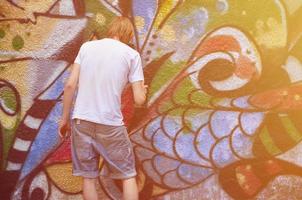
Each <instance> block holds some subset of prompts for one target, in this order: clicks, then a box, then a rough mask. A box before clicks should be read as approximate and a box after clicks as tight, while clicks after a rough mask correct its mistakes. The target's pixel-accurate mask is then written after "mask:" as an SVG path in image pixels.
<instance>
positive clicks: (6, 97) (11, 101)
mask: <svg viewBox="0 0 302 200" xmlns="http://www.w3.org/2000/svg"><path fill="white" fill-rule="evenodd" d="M0 99H1V102H2V103H3V105H4V106H5V108H8V109H9V110H12V111H16V109H17V100H16V96H15V94H14V92H13V91H12V90H11V89H9V88H5V87H4V88H3V89H0ZM5 108H4V109H5Z"/></svg>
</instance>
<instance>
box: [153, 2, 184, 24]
mask: <svg viewBox="0 0 302 200" xmlns="http://www.w3.org/2000/svg"><path fill="white" fill-rule="evenodd" d="M179 1H180V0H165V1H161V5H160V7H159V8H158V15H157V16H156V19H155V20H154V28H155V29H158V27H159V25H160V24H161V22H162V21H163V20H164V19H165V18H166V17H167V15H168V14H169V13H170V12H171V10H172V9H173V8H175V6H176V5H177V3H178V2H179Z"/></svg>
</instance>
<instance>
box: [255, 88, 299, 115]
mask: <svg viewBox="0 0 302 200" xmlns="http://www.w3.org/2000/svg"><path fill="white" fill-rule="evenodd" d="M250 103H251V104H252V105H254V106H256V107H259V108H263V109H272V108H274V109H276V110H281V111H282V110H290V109H302V85H294V86H290V87H286V88H281V89H275V90H270V91H266V92H263V93H259V94H256V95H254V96H252V97H251V98H250Z"/></svg>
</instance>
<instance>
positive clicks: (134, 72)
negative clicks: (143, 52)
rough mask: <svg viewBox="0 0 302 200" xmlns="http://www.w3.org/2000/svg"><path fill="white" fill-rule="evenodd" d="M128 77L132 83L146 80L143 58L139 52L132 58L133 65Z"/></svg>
mask: <svg viewBox="0 0 302 200" xmlns="http://www.w3.org/2000/svg"><path fill="white" fill-rule="evenodd" d="M128 79H129V82H130V83H133V82H136V81H142V80H144V73H143V67H142V60H141V57H140V55H139V54H137V55H136V56H135V57H134V58H133V59H132V60H131V66H130V72H129V75H128Z"/></svg>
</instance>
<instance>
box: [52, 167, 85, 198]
mask: <svg viewBox="0 0 302 200" xmlns="http://www.w3.org/2000/svg"><path fill="white" fill-rule="evenodd" d="M46 172H47V173H48V175H49V177H50V178H51V180H52V181H53V182H54V183H55V185H56V186H58V187H59V188H60V189H61V190H64V191H66V192H69V193H78V192H81V190H82V178H81V177H78V176H73V175H72V164H71V163H65V164H54V165H51V166H48V167H46Z"/></svg>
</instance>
